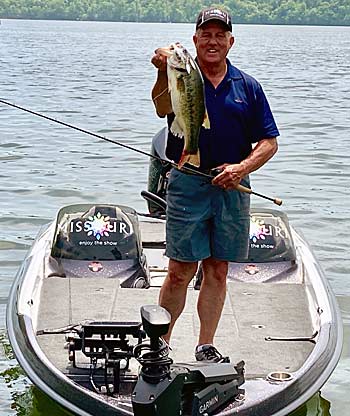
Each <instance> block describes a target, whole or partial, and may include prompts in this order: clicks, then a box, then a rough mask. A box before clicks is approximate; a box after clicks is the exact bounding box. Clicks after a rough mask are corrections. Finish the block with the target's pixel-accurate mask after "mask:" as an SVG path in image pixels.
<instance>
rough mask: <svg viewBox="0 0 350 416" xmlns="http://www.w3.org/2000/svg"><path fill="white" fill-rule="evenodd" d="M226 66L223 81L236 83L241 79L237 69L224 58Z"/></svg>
mask: <svg viewBox="0 0 350 416" xmlns="http://www.w3.org/2000/svg"><path fill="white" fill-rule="evenodd" d="M226 64H227V72H226V75H225V79H226V80H227V81H229V80H231V79H232V81H237V80H239V79H242V74H241V72H240V70H239V69H237V68H236V67H235V66H233V65H232V64H231V62H230V61H229V59H227V58H226Z"/></svg>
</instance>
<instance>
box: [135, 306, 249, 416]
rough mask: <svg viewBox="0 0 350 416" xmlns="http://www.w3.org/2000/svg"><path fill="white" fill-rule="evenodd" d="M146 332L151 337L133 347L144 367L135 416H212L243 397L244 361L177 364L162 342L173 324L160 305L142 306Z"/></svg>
mask: <svg viewBox="0 0 350 416" xmlns="http://www.w3.org/2000/svg"><path fill="white" fill-rule="evenodd" d="M141 317H142V323H143V329H144V331H145V332H146V334H147V335H148V336H149V338H150V342H149V343H141V344H139V345H137V346H136V347H135V348H134V356H135V358H136V359H137V360H138V361H139V363H140V364H141V366H142V367H141V371H140V374H139V378H138V381H137V383H136V386H135V388H134V391H133V393H132V396H131V397H132V399H131V401H132V406H133V411H134V415H135V416H164V415H165V414H166V415H167V416H179V415H191V416H200V415H202V414H207V415H211V414H213V412H215V411H218V410H219V409H221V408H224V407H225V406H226V405H227V404H228V403H231V402H234V401H235V399H236V398H238V397H239V396H243V394H244V390H242V389H240V388H239V387H240V386H241V385H242V384H243V383H244V362H243V361H241V362H239V363H238V364H237V365H236V366H233V365H232V364H229V363H220V364H199V363H193V364H183V365H176V364H173V363H172V360H171V359H170V358H169V357H168V353H169V350H168V346H167V345H166V343H165V342H164V341H163V340H162V339H161V336H162V335H164V334H166V333H167V332H168V329H169V325H170V315H169V313H168V312H167V311H166V310H165V309H163V308H162V307H161V306H153V305H148V306H143V307H141Z"/></svg>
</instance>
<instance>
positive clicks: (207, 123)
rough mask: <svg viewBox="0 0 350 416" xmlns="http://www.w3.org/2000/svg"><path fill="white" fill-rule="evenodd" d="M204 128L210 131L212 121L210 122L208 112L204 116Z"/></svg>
mask: <svg viewBox="0 0 350 416" xmlns="http://www.w3.org/2000/svg"><path fill="white" fill-rule="evenodd" d="M202 126H203V127H204V128H205V129H210V120H209V116H208V113H207V111H205V114H204V120H203V124H202Z"/></svg>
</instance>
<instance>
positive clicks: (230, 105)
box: [166, 59, 279, 170]
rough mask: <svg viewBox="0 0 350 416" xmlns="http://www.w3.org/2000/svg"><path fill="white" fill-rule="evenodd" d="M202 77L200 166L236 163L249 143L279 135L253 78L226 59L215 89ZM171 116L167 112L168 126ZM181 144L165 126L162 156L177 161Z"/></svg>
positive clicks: (264, 99) (243, 154)
mask: <svg viewBox="0 0 350 416" xmlns="http://www.w3.org/2000/svg"><path fill="white" fill-rule="evenodd" d="M203 78H204V87H205V99H206V108H207V112H208V115H209V120H210V129H204V128H203V127H202V128H201V131H200V135H199V151H200V161H201V166H200V168H201V169H205V170H206V169H211V168H214V167H217V166H219V165H221V164H223V163H240V162H241V161H242V160H243V159H245V158H246V157H247V156H248V155H249V154H250V152H251V151H252V144H253V143H256V142H258V141H259V140H261V139H266V138H273V137H277V136H279V132H278V129H277V126H276V123H275V121H274V118H273V115H272V112H271V109H270V106H269V103H268V102H267V99H266V96H265V94H264V91H263V89H262V87H261V85H260V84H259V83H258V81H256V80H255V79H254V78H253V77H251V76H250V75H247V74H245V73H244V72H242V71H240V70H239V69H238V68H236V67H234V66H233V65H231V63H230V61H229V60H228V59H227V73H226V75H225V78H224V79H223V80H222V81H221V83H220V84H219V85H218V87H217V88H214V86H213V84H212V83H211V82H210V81H209V80H208V79H206V78H205V77H204V76H203ZM174 117H175V116H174V114H169V115H168V126H169V127H170V126H171V123H172V121H173V120H174ZM183 144H184V141H183V139H180V138H178V137H176V136H174V135H173V134H172V133H171V132H170V129H169V133H168V142H167V148H166V156H167V157H168V158H169V159H171V160H173V161H175V162H176V163H177V162H178V161H179V160H180V157H181V153H182V149H183Z"/></svg>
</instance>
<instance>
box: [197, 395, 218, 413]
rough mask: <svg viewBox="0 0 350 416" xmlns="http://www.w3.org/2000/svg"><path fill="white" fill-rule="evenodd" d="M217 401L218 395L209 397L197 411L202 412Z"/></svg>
mask: <svg viewBox="0 0 350 416" xmlns="http://www.w3.org/2000/svg"><path fill="white" fill-rule="evenodd" d="M218 402H219V395H218V394H217V395H216V396H214V397H212V398H211V399H209V400H207V401H206V402H205V403H204V404H202V405H200V406H199V413H200V414H202V413H204V412H206V411H207V410H209V409H210V408H211V407H212V406H214V404H216V403H218Z"/></svg>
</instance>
